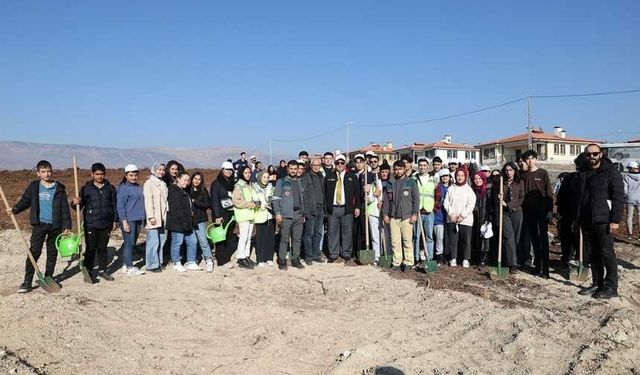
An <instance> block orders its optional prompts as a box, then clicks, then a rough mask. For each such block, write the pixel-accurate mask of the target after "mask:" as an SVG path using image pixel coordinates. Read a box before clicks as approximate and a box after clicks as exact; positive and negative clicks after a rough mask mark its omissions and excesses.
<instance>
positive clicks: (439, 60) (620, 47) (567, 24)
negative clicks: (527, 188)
mask: <svg viewBox="0 0 640 375" xmlns="http://www.w3.org/2000/svg"><path fill="white" fill-rule="evenodd" d="M639 16H640V2H638V1H611V2H605V1H537V2H527V3H525V2H514V1H323V2H306V1H290V2H281V1H268V2H266V1H260V2H243V1H238V2H219V1H180V2H178V1H107V2H105V1H4V2H1V3H0V46H1V47H2V48H0V130H1V132H0V139H3V140H19V141H34V142H47V143H77V144H84V145H105V146H116V147H152V146H165V147H167V146H168V147H189V148H195V147H216V146H241V147H246V148H247V150H248V151H249V150H254V151H258V150H260V151H267V150H268V139H270V138H271V139H296V138H305V137H308V136H311V135H314V134H318V133H322V132H323V131H326V130H328V129H333V128H336V127H339V126H342V125H344V124H345V123H346V122H348V121H353V122H354V124H355V125H358V124H378V123H395V122H403V121H412V120H420V119H425V118H431V117H437V116H442V115H448V114H451V113H457V112H464V111H467V110H471V109H475V108H479V107H485V106H490V105H493V104H498V103H502V102H505V101H508V100H511V99H515V98H519V97H522V96H526V95H527V94H532V95H547V94H564V93H579V92H597V91H610V90H625V89H637V88H640V74H639V73H638V72H639V70H638V66H640V38H638V36H639V35H640V26H639V25H640V23H639V22H637V20H638V19H640V17H639ZM533 116H534V123H535V124H536V125H539V126H542V127H543V128H544V129H546V130H551V128H552V127H553V126H555V125H561V126H564V127H565V129H566V130H567V133H568V134H569V135H576V136H585V137H587V136H588V137H601V138H602V136H603V135H606V134H610V133H613V132H616V131H617V130H622V131H623V133H622V134H621V135H617V136H615V135H614V136H611V135H607V136H606V137H605V138H608V139H621V138H630V137H636V138H637V137H640V124H639V121H638V118H639V117H640V94H631V95H621V96H607V97H595V98H578V99H553V100H551V99H537V100H534V102H533ZM525 125H526V104H525V103H518V104H514V105H511V106H506V107H502V108H499V109H496V110H493V111H487V112H483V113H479V114H475V115H470V116H465V117H459V118H456V119H451V120H446V121H440V122H433V123H429V124H422V125H412V126H406V127H396V128H393V127H388V128H378V129H374V128H365V127H354V128H353V129H352V141H351V145H352V148H354V147H359V146H364V145H365V144H367V143H369V142H372V141H373V142H384V141H387V140H390V141H392V142H393V143H394V145H401V144H403V143H408V142H411V141H435V140H437V139H439V138H440V137H441V136H442V135H443V134H444V133H449V134H451V135H452V136H453V138H454V141H459V142H468V143H477V142H482V141H486V140H490V139H493V138H496V137H502V136H508V135H512V134H515V133H516V132H518V133H519V132H524V131H525ZM616 137H617V138H616ZM273 146H274V150H275V149H277V150H278V151H280V153H287V152H290V153H294V152H297V150H299V149H301V148H305V149H308V150H309V151H324V150H326V149H334V148H340V149H344V148H345V147H346V131H344V130H342V131H340V132H336V133H334V134H331V135H327V136H322V137H318V138H314V139H311V140H305V141H300V142H288V143H280V142H274V143H273ZM249 152H251V151H249Z"/></svg>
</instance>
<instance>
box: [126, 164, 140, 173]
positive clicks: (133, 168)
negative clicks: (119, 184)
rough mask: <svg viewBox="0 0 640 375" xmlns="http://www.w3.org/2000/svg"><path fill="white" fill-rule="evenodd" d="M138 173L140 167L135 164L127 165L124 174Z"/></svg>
mask: <svg viewBox="0 0 640 375" xmlns="http://www.w3.org/2000/svg"><path fill="white" fill-rule="evenodd" d="M137 171H138V166H137V165H135V164H127V165H126V166H125V167H124V173H129V172H137Z"/></svg>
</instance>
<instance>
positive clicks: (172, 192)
mask: <svg viewBox="0 0 640 375" xmlns="http://www.w3.org/2000/svg"><path fill="white" fill-rule="evenodd" d="M167 201H168V206H169V211H168V212H167V230H168V231H170V232H178V233H184V234H189V233H191V232H193V228H194V227H195V224H196V223H195V219H194V216H193V205H192V204H191V197H190V196H189V194H188V193H187V191H186V190H184V189H183V188H181V187H179V186H178V185H175V184H174V185H170V186H169V196H168V198H167Z"/></svg>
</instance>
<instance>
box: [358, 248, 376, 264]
mask: <svg viewBox="0 0 640 375" xmlns="http://www.w3.org/2000/svg"><path fill="white" fill-rule="evenodd" d="M375 258H376V255H375V253H374V251H373V250H370V249H366V250H359V251H358V261H359V262H360V264H372V263H373V262H374V261H375Z"/></svg>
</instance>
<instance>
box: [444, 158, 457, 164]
mask: <svg viewBox="0 0 640 375" xmlns="http://www.w3.org/2000/svg"><path fill="white" fill-rule="evenodd" d="M458 163H460V162H459V161H458V159H456V158H453V159H449V161H448V162H447V164H458Z"/></svg>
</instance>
